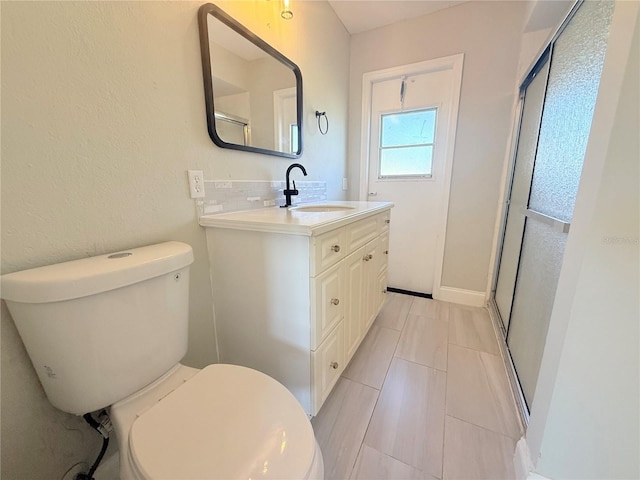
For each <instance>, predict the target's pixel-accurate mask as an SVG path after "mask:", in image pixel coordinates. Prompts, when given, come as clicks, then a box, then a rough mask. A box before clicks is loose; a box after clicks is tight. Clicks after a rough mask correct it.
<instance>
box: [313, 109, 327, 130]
mask: <svg viewBox="0 0 640 480" xmlns="http://www.w3.org/2000/svg"><path fill="white" fill-rule="evenodd" d="M323 117H324V125H325V126H324V129H323V128H322V123H321V118H323ZM316 118H317V119H318V130H320V133H321V134H322V135H326V134H327V132H328V131H329V119H328V118H327V112H319V111H318V110H316Z"/></svg>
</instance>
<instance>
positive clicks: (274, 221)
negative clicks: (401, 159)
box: [200, 201, 393, 237]
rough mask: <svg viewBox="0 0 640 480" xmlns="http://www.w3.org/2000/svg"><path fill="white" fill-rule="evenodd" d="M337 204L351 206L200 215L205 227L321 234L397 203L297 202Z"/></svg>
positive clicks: (265, 209)
mask: <svg viewBox="0 0 640 480" xmlns="http://www.w3.org/2000/svg"><path fill="white" fill-rule="evenodd" d="M313 205H322V206H326V205H333V206H344V207H351V208H349V209H346V210H338V211H330V212H304V211H300V210H296V209H295V208H293V209H290V208H280V207H269V208H259V209H255V210H243V211H239V212H229V213H217V214H213V215H203V216H201V217H200V225H201V226H203V227H215V228H231V229H235V230H252V231H257V232H271V233H285V234H289V235H304V236H309V237H310V236H312V235H320V234H322V233H325V232H328V231H329V230H333V229H334V228H339V227H342V226H343V225H346V224H347V223H351V222H354V221H357V220H360V219H361V218H365V217H368V216H370V215H375V214H377V213H380V212H383V211H385V210H388V209H390V208H391V207H393V203H391V202H348V201H326V202H319V203H309V204H304V205H294V207H303V206H313Z"/></svg>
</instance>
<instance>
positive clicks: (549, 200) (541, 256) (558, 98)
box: [491, 1, 614, 418]
mask: <svg viewBox="0 0 640 480" xmlns="http://www.w3.org/2000/svg"><path fill="white" fill-rule="evenodd" d="M613 8H614V4H613V2H608V1H589V2H578V3H577V4H576V5H575V6H574V8H573V9H572V10H571V12H570V13H569V15H568V16H567V18H566V20H565V21H564V23H563V24H562V26H561V27H560V28H559V30H558V32H557V33H556V34H555V35H554V36H553V38H552V40H551V42H550V44H549V45H548V46H547V48H546V49H545V50H544V51H543V53H542V54H541V55H540V57H539V58H538V60H537V61H536V63H535V64H534V66H533V68H532V69H531V71H530V72H529V73H528V75H527V77H526V78H525V80H524V82H523V83H522V85H521V87H520V118H519V125H518V133H517V140H516V142H515V148H514V153H513V159H512V164H511V176H510V184H509V189H508V195H507V197H506V202H505V208H504V218H503V224H502V243H501V249H500V252H499V255H498V266H497V275H496V280H495V283H494V286H493V295H492V299H491V302H492V305H491V306H492V307H493V311H494V312H497V314H498V316H499V318H500V321H501V323H502V325H501V326H502V328H503V333H504V335H505V338H506V344H507V346H508V350H509V353H510V356H511V362H512V366H513V370H514V371H515V374H516V377H517V381H518V383H519V386H520V388H521V392H522V398H521V399H522V400H523V405H522V407H523V408H522V410H523V414H524V416H525V418H526V417H527V414H528V409H529V407H530V406H531V403H532V401H533V398H534V396H535V389H536V382H537V379H538V372H539V369H540V362H541V359H542V354H543V351H544V346H545V341H546V338H547V330H548V327H549V319H550V317H551V311H552V308H553V302H554V299H555V292H556V287H557V283H558V277H559V275H560V269H561V265H562V259H563V255H564V249H565V244H566V240H567V236H568V235H570V227H571V218H572V216H573V208H574V205H575V199H576V194H577V191H578V185H579V183H580V174H581V171H582V164H583V160H584V154H585V150H586V147H587V140H588V138H589V131H590V128H591V120H592V117H593V110H594V106H595V102H596V97H597V93H598V86H599V83H600V75H601V72H602V66H603V63H604V57H605V52H606V48H607V39H608V30H609V24H610V21H611V16H612V13H613Z"/></svg>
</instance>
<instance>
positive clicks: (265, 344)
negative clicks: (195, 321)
mask: <svg viewBox="0 0 640 480" xmlns="http://www.w3.org/2000/svg"><path fill="white" fill-rule="evenodd" d="M387 205H388V207H387V208H386V209H378V210H377V211H374V212H371V213H370V214H368V215H367V214H366V213H367V212H365V213H364V214H363V215H359V216H356V217H355V218H354V219H353V220H351V221H342V222H339V223H338V226H337V227H336V228H329V229H327V226H324V228H322V230H324V231H321V232H320V233H318V234H314V233H315V232H314V229H310V230H311V231H310V232H309V233H310V234H309V235H305V234H300V233H297V232H296V233H293V234H291V233H287V232H286V229H284V228H279V230H282V231H277V232H273V231H264V230H269V229H268V228H266V227H264V226H263V228H261V230H262V231H256V230H252V229H251V228H249V226H246V228H244V227H242V228H237V227H238V224H234V225H233V227H235V228H228V227H225V226H213V227H209V228H207V229H206V234H207V244H208V245H207V246H208V250H209V260H210V268H211V282H212V293H213V306H214V314H215V322H216V333H217V342H218V350H219V355H220V361H221V362H224V363H233V364H239V365H244V366H247V367H251V368H255V369H257V370H260V371H263V372H265V373H267V374H268V375H271V376H272V377H274V378H275V379H276V380H278V381H279V382H281V383H282V384H283V385H285V386H286V387H287V388H288V389H289V390H290V391H291V392H292V393H293V394H294V395H295V396H296V398H297V399H298V400H299V401H300V403H301V404H302V406H303V408H304V409H305V410H306V412H307V413H308V414H309V415H311V416H314V415H316V414H317V413H318V411H319V410H320V407H321V406H322V404H323V403H324V401H325V400H326V398H327V396H328V395H329V393H330V392H331V390H332V388H333V387H334V385H335V383H336V382H337V380H338V378H339V377H340V374H341V373H342V372H343V370H344V368H345V367H346V365H347V364H348V362H349V360H350V359H351V357H352V356H353V354H354V353H355V351H356V349H357V348H358V346H359V345H360V343H361V341H362V339H363V338H364V337H365V335H366V333H367V331H368V329H369V327H370V326H371V324H372V323H373V320H374V319H375V317H376V315H377V314H378V312H379V310H380V308H381V307H382V304H383V303H384V297H385V295H384V293H385V291H386V272H387V254H386V253H385V252H388V238H389V220H390V210H389V208H390V207H391V204H387ZM303 233H304V232H303Z"/></svg>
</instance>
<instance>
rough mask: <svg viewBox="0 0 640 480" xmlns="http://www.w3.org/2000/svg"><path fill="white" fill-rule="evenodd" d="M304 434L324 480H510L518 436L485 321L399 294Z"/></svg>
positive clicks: (477, 311) (482, 313)
mask: <svg viewBox="0 0 640 480" xmlns="http://www.w3.org/2000/svg"><path fill="white" fill-rule="evenodd" d="M312 424H313V427H314V430H315V434H316V438H317V439H318V442H319V444H320V447H321V448H322V453H323V455H324V465H325V478H326V479H327V480H331V479H337V480H344V479H367V480H374V479H393V480H402V479H426V480H433V479H444V480H462V479H465V480H467V479H491V480H498V479H513V478H514V473H513V463H512V458H513V452H514V450H515V444H516V441H517V440H518V438H520V436H521V425H520V422H519V419H518V417H517V413H516V409H515V405H514V403H513V400H512V397H511V392H510V390H509V383H508V380H507V374H506V372H505V369H504V366H503V363H502V359H501V358H500V352H499V346H498V343H497V340H496V337H495V334H494V330H493V327H492V325H491V319H490V318H489V314H488V312H487V311H486V310H485V309H481V308H471V307H465V306H461V305H455V304H449V303H444V302H439V301H437V300H428V299H425V298H418V297H410V296H406V295H401V294H397V293H390V294H388V297H387V302H386V304H385V306H384V308H383V309H382V311H381V312H380V314H379V315H378V318H377V319H376V321H375V323H374V324H373V326H372V327H371V329H370V331H369V333H368V334H367V336H366V338H365V339H364V340H363V341H362V344H361V345H360V347H359V348H358V351H357V352H356V354H355V355H354V357H353V359H352V360H351V363H350V364H349V366H348V367H347V368H346V370H345V371H344V373H343V374H342V377H341V378H340V380H338V383H337V384H336V387H335V388H334V390H333V392H331V395H329V398H327V401H326V402H325V404H324V405H323V407H322V409H321V410H320V412H319V414H318V415H317V416H316V417H315V418H314V419H313V421H312Z"/></svg>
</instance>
